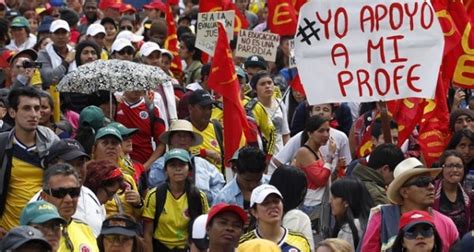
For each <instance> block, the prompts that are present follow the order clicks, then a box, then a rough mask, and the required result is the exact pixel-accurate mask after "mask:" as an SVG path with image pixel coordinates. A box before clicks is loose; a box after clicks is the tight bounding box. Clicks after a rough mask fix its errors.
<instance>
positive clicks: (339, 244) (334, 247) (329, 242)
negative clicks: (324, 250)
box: [315, 238, 354, 252]
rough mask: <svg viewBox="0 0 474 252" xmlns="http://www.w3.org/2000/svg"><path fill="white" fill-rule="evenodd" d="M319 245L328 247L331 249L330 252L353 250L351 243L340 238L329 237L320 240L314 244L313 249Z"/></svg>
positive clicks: (348, 251) (351, 251)
mask: <svg viewBox="0 0 474 252" xmlns="http://www.w3.org/2000/svg"><path fill="white" fill-rule="evenodd" d="M319 247H328V248H330V249H331V251H332V252H353V251H354V250H353V249H352V247H351V245H350V244H349V243H348V242H347V241H345V240H342V239H337V238H331V239H326V240H323V241H320V242H319V243H318V244H316V247H315V250H317V249H318V248H319Z"/></svg>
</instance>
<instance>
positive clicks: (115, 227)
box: [100, 214, 138, 236]
mask: <svg viewBox="0 0 474 252" xmlns="http://www.w3.org/2000/svg"><path fill="white" fill-rule="evenodd" d="M100 234H101V235H108V234H120V235H126V236H137V235H138V224H137V223H136V222H135V221H133V220H132V219H131V218H128V217H127V216H125V215H120V214H116V215H112V216H110V217H108V218H107V219H106V220H105V221H104V222H103V223H102V230H101V231H100Z"/></svg>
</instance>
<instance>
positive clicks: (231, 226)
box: [206, 203, 247, 252]
mask: <svg viewBox="0 0 474 252" xmlns="http://www.w3.org/2000/svg"><path fill="white" fill-rule="evenodd" d="M246 222H247V213H245V211H244V210H243V209H242V208H240V207H239V206H236V205H228V204H225V203H219V204H217V205H215V206H213V207H212V208H211V209H210V210H209V213H208V217H207V224H206V231H207V236H208V237H209V250H208V251H209V252H214V251H215V252H221V251H222V252H234V251H235V249H236V248H237V246H238V245H239V239H240V236H241V235H242V232H243V229H244V224H245V223H246Z"/></svg>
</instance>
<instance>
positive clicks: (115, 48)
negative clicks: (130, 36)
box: [111, 38, 134, 53]
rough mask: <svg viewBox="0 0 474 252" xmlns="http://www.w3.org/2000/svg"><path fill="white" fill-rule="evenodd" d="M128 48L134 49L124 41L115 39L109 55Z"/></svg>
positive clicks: (128, 42) (127, 41)
mask: <svg viewBox="0 0 474 252" xmlns="http://www.w3.org/2000/svg"><path fill="white" fill-rule="evenodd" d="M127 46H130V47H131V48H134V47H133V45H132V43H131V42H130V41H129V40H126V39H123V38H122V39H116V40H115V41H114V43H113V44H112V48H111V53H114V52H119V51H122V49H124V48H125V47H127Z"/></svg>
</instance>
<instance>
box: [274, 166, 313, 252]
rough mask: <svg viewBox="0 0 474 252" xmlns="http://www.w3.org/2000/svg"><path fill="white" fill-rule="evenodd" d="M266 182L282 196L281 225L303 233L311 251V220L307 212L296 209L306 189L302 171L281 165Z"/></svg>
mask: <svg viewBox="0 0 474 252" xmlns="http://www.w3.org/2000/svg"><path fill="white" fill-rule="evenodd" d="M268 184H270V185H272V186H275V187H276V188H277V189H278V191H280V193H281V195H282V196H283V221H282V225H283V227H285V228H288V229H289V230H290V231H293V232H297V233H301V234H303V235H304V236H305V237H306V239H307V240H308V242H309V245H310V247H311V251H314V240H313V231H312V228H311V220H310V219H309V217H308V215H307V214H305V213H304V212H303V211H301V210H299V209H298V207H299V206H301V204H302V203H303V201H304V198H305V195H306V191H307V182H306V175H305V174H304V172H303V171H301V170H300V169H298V168H296V167H293V166H287V165H283V166H281V167H280V168H278V169H276V170H275V172H274V173H273V174H272V177H271V179H270V182H268Z"/></svg>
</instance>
